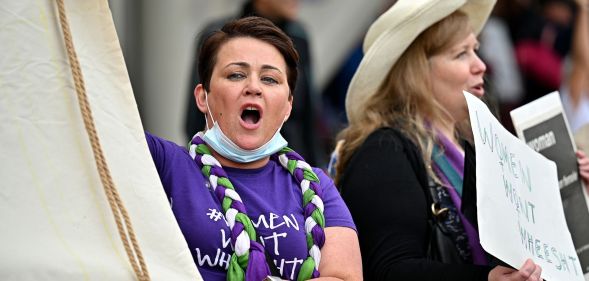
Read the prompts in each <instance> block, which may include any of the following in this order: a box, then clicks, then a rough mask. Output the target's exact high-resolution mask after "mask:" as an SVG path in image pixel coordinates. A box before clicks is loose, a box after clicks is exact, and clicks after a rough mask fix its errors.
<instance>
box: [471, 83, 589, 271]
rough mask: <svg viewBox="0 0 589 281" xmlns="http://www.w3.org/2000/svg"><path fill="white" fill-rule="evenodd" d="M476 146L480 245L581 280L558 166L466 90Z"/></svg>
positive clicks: (510, 261) (518, 263) (514, 263)
mask: <svg viewBox="0 0 589 281" xmlns="http://www.w3.org/2000/svg"><path fill="white" fill-rule="evenodd" d="M464 95H465V97H466V101H467V102H468V109H469V113H470V121H471V125H472V131H473V135H474V142H475V147H476V163H477V164H476V175H477V181H476V182H477V208H478V224H479V235H480V240H481V245H482V246H483V248H484V249H485V250H486V251H487V252H489V253H490V254H492V255H494V256H496V257H497V258H499V259H501V260H502V261H504V262H506V263H508V264H510V265H511V266H513V267H515V268H519V267H520V266H521V265H522V264H523V263H524V261H525V260H526V259H527V258H532V259H533V260H534V262H536V263H537V264H539V265H540V266H541V267H542V269H543V271H542V277H543V278H545V279H547V280H551V281H575V280H578V281H583V280H584V278H583V273H582V271H581V266H580V264H579V261H578V259H577V254H576V252H575V248H574V247H573V242H572V239H571V235H570V233H569V231H568V229H567V225H566V221H565V217H564V212H563V206H562V203H561V199H560V193H559V188H558V178H557V174H556V165H555V164H554V162H552V161H550V160H548V159H546V158H545V157H544V156H542V155H540V154H539V153H537V152H535V151H534V150H532V149H531V148H529V147H528V146H527V145H526V144H525V143H523V142H522V141H521V140H519V139H517V138H516V137H515V136H513V135H511V133H509V132H508V131H507V130H505V128H503V126H501V124H500V123H499V121H497V119H495V117H494V116H493V115H492V114H491V112H490V111H489V109H488V108H487V107H486V105H485V104H484V103H483V102H481V101H480V100H479V99H477V98H476V97H474V96H473V95H471V94H469V93H466V92H465V93H464Z"/></svg>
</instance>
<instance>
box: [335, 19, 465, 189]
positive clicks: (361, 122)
mask: <svg viewBox="0 0 589 281" xmlns="http://www.w3.org/2000/svg"><path fill="white" fill-rule="evenodd" d="M470 32H472V27H471V26H470V24H469V21H468V16H467V15H466V14H465V13H464V12H461V11H456V12H454V13H452V14H450V15H449V16H447V17H445V18H444V19H442V20H441V21H439V22H437V23H435V24H434V25H432V26H430V27H429V28H428V29H426V30H425V31H424V32H422V33H421V34H420V35H419V36H418V37H417V38H416V39H415V40H414V41H413V43H411V45H409V47H408V48H407V50H405V52H404V53H403V54H402V55H401V57H400V58H399V59H398V60H397V62H396V63H395V64H394V65H393V67H392V68H391V69H390V71H389V73H388V75H387V77H386V79H385V80H384V81H383V82H382V84H381V85H380V87H379V88H378V90H377V92H376V93H375V94H374V95H372V96H371V97H370V98H369V99H368V100H367V101H366V103H365V108H364V110H363V112H362V113H361V116H360V117H359V118H358V119H356V120H355V122H351V123H350V124H349V126H348V127H347V128H346V129H344V130H343V131H342V132H341V133H340V134H339V135H338V139H339V140H343V141H344V145H343V146H341V149H340V151H339V156H338V160H337V163H336V183H337V182H339V180H340V179H341V175H342V174H343V172H344V169H345V167H346V166H347V164H348V163H349V161H350V158H351V157H352V155H353V153H354V152H355V151H356V149H357V148H358V147H359V146H360V145H362V143H363V142H364V141H365V140H366V138H367V137H368V135H370V134H371V133H372V132H373V131H374V130H376V129H378V128H381V127H395V128H397V129H399V130H400V131H401V132H402V133H404V134H405V135H406V136H408V137H409V138H410V139H411V140H412V141H413V142H414V143H415V144H416V145H417V146H418V148H419V149H420V151H421V153H422V158H423V159H424V162H425V165H426V167H430V164H431V153H432V149H433V144H434V141H435V133H434V132H433V129H432V128H430V127H428V126H427V125H426V124H427V122H428V120H448V118H449V117H448V113H447V111H446V110H445V109H444V108H443V107H442V106H441V105H440V104H439V103H438V102H437V101H436V100H435V98H434V96H433V93H432V90H431V85H430V72H431V71H430V65H429V58H430V57H431V56H433V55H436V54H439V53H441V52H442V51H444V50H446V49H448V48H450V47H451V46H452V45H453V44H455V43H456V42H458V41H459V40H461V39H463V38H465V37H466V36H467V35H468V34H469V33H470ZM428 173H430V175H432V176H433V177H434V178H437V177H435V175H433V174H432V173H433V172H431V169H428Z"/></svg>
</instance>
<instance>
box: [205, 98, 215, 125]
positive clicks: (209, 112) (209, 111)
mask: <svg viewBox="0 0 589 281" xmlns="http://www.w3.org/2000/svg"><path fill="white" fill-rule="evenodd" d="M204 92H205V103H206V104H207V110H208V114H209V115H210V116H211V120H213V124H215V119H213V113H212V112H211V107H210V106H209V98H208V97H209V93H207V90H204ZM205 124H206V125H207V130H208V129H210V128H211V127H209V118H207V115H206V114H205Z"/></svg>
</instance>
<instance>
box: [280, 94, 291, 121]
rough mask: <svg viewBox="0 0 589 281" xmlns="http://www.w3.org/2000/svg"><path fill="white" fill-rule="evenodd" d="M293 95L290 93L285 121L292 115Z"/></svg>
mask: <svg viewBox="0 0 589 281" xmlns="http://www.w3.org/2000/svg"><path fill="white" fill-rule="evenodd" d="M293 100H294V99H293V96H292V95H289V98H288V101H287V102H288V104H287V105H286V108H285V113H284V121H282V122H283V123H284V122H286V120H288V117H290V112H291V111H292V101H293Z"/></svg>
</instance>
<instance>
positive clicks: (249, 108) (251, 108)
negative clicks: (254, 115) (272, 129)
mask: <svg viewBox="0 0 589 281" xmlns="http://www.w3.org/2000/svg"><path fill="white" fill-rule="evenodd" d="M245 110H255V111H258V109H257V108H255V107H253V106H248V107H246V108H245Z"/></svg>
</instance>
